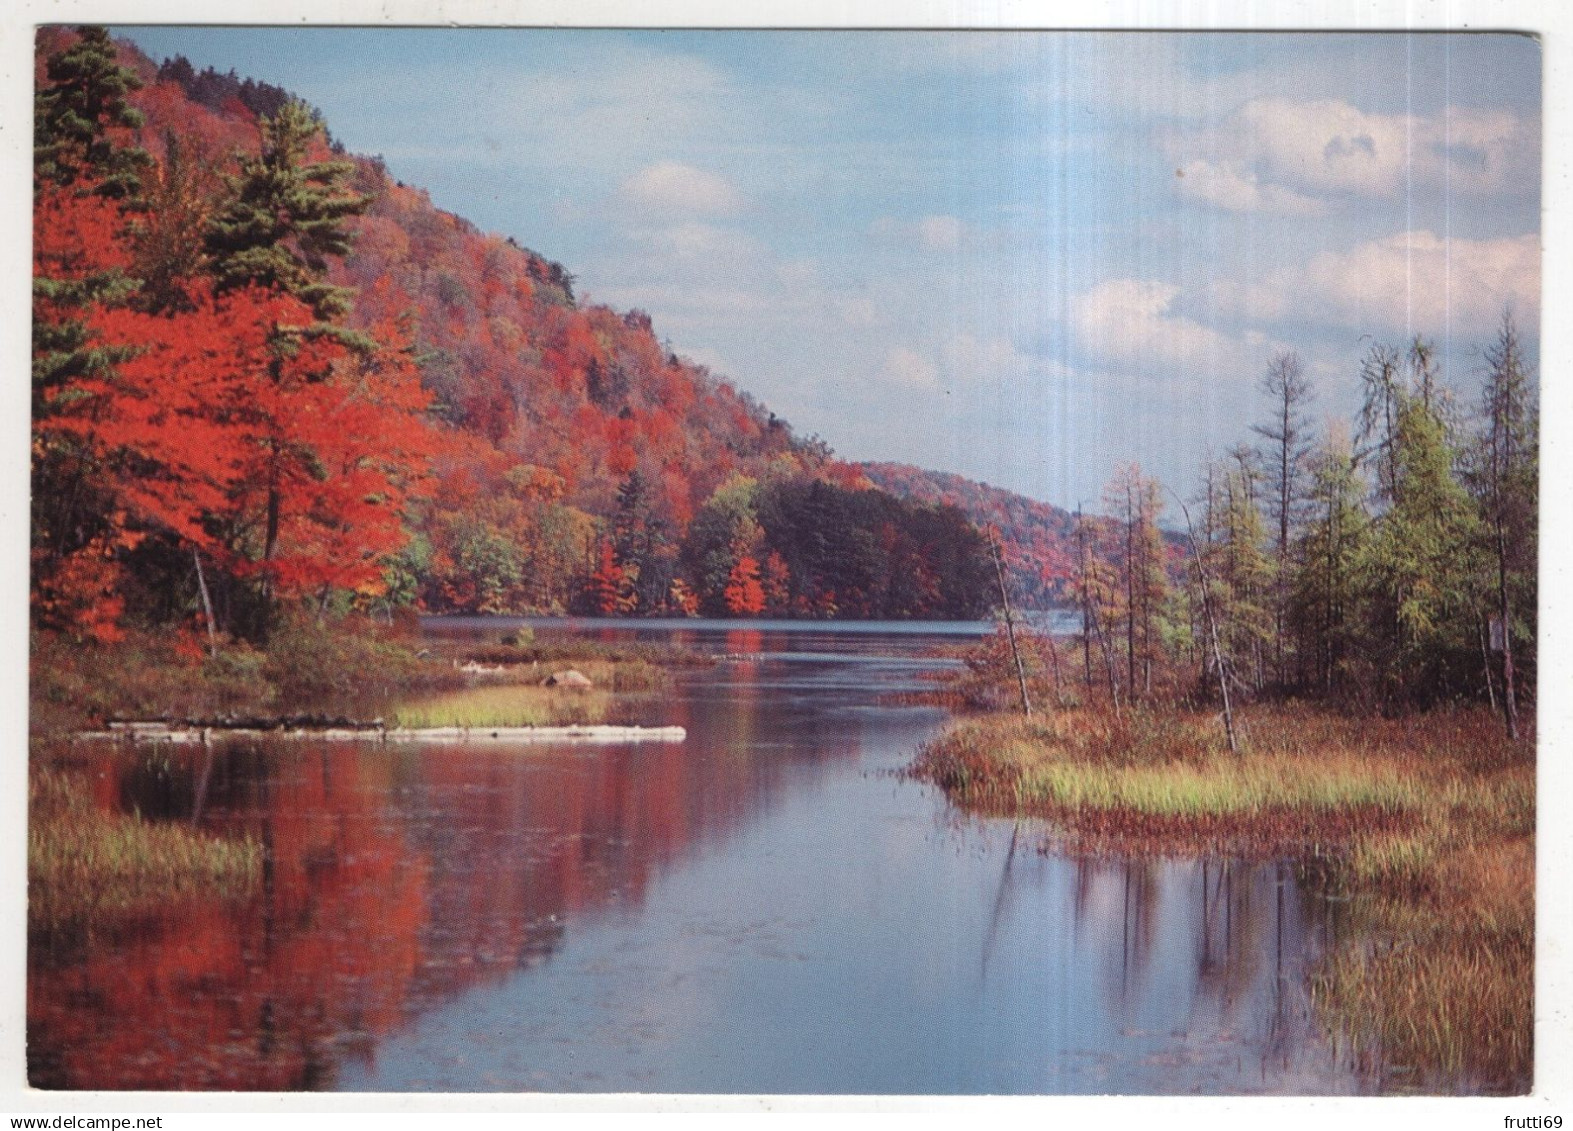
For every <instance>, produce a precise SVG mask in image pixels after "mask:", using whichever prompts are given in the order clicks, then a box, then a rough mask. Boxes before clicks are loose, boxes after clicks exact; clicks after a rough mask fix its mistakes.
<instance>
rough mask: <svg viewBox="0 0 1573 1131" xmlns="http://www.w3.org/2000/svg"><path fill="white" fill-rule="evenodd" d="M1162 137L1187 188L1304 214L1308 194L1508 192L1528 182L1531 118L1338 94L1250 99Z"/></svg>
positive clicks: (1533, 147) (1535, 145)
mask: <svg viewBox="0 0 1573 1131" xmlns="http://www.w3.org/2000/svg"><path fill="white" fill-rule="evenodd" d="M1163 144H1164V146H1165V149H1166V151H1167V153H1168V154H1169V156H1170V157H1171V158H1172V159H1174V160H1175V161H1176V162H1177V163H1179V165H1180V168H1181V171H1182V172H1183V173H1184V174H1185V176H1183V177H1181V178H1179V185H1180V189H1181V191H1182V192H1183V193H1185V194H1186V195H1188V196H1192V197H1195V198H1197V199H1200V200H1204V201H1206V202H1207V203H1210V204H1213V205H1215V206H1217V207H1221V208H1225V209H1229V210H1233V211H1271V212H1282V213H1287V214H1292V215H1305V214H1309V208H1310V206H1311V205H1312V204H1313V203H1314V200H1315V199H1327V198H1336V197H1365V198H1384V199H1391V198H1395V197H1397V196H1398V195H1400V194H1401V193H1403V192H1406V191H1410V190H1412V189H1416V188H1419V189H1425V190H1432V189H1439V188H1445V189H1446V190H1447V191H1449V192H1450V193H1453V194H1465V195H1472V196H1493V195H1516V194H1518V193H1522V192H1524V191H1526V189H1528V188H1530V187H1532V185H1533V184H1534V178H1535V174H1536V171H1537V170H1538V168H1539V160H1540V152H1539V140H1538V135H1537V134H1536V132H1535V130H1534V128H1533V127H1532V123H1528V122H1525V121H1524V120H1522V119H1521V118H1519V117H1518V116H1517V115H1514V114H1511V113H1508V112H1505V111H1500V110H1475V109H1467V108H1460V107H1453V108H1451V109H1449V110H1447V111H1445V112H1442V113H1439V114H1434V115H1414V114H1372V113H1367V112H1365V111H1363V110H1360V109H1358V108H1356V107H1355V106H1352V105H1350V104H1349V103H1348V102H1344V101H1341V100H1338V99H1316V100H1310V101H1304V100H1295V99H1290V98H1280V97H1271V98H1253V99H1251V100H1250V101H1248V102H1245V103H1244V104H1243V105H1241V106H1239V107H1238V108H1236V109H1235V110H1234V111H1233V112H1232V113H1230V114H1229V115H1227V116H1226V117H1224V118H1222V119H1221V120H1220V119H1216V118H1215V119H1212V121H1211V124H1209V125H1205V126H1202V127H1200V128H1188V129H1174V130H1171V131H1170V132H1168V133H1167V134H1166V135H1165V137H1164V139H1163Z"/></svg>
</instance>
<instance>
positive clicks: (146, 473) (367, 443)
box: [33, 29, 993, 635]
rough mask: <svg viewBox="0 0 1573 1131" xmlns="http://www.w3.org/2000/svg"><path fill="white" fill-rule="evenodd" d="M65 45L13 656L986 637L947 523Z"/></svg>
mask: <svg viewBox="0 0 1573 1131" xmlns="http://www.w3.org/2000/svg"><path fill="white" fill-rule="evenodd" d="M82 36H83V33H81V32H79V31H76V30H67V29H44V30H43V31H41V33H40V35H39V39H38V44H37V57H36V58H37V75H36V79H37V85H38V90H39V92H40V95H39V106H40V109H39V112H38V119H39V138H38V150H37V152H38V163H37V173H36V176H35V182H36V185H37V204H36V207H35V228H36V244H37V247H36V249H35V279H36V280H37V283H36V284H35V292H36V296H37V297H36V300H35V323H36V324H37V325H38V326H39V327H40V330H39V332H38V333H37V334H35V367H34V371H35V372H34V378H35V379H34V391H35V399H34V415H35V448H36V452H35V455H36V457H37V458H35V474H34V499H35V513H34V539H33V563H34V608H35V615H36V617H37V619H38V620H39V623H40V624H42V625H55V626H57V627H62V628H69V629H71V630H72V631H85V632H88V633H90V634H97V635H113V634H114V633H115V632H116V631H117V627H116V626H117V625H119V624H120V623H122V622H123V621H128V620H129V621H132V622H138V623H160V622H167V621H169V620H171V619H174V620H180V619H182V618H185V619H189V620H192V621H193V623H196V622H205V624H206V628H207V630H208V632H209V633H210V634H213V633H216V632H218V633H221V632H235V633H241V634H243V635H256V634H259V633H264V632H265V631H266V625H267V622H268V620H269V618H270V617H272V616H273V615H275V613H276V612H277V609H278V607H279V606H280V604H281V603H287V602H292V601H301V600H308V601H311V602H313V603H314V604H315V605H316V606H317V607H318V608H321V609H326V608H330V607H337V608H344V607H361V608H365V609H389V608H392V607H395V606H399V605H406V606H410V605H413V606H416V607H419V608H423V609H426V610H430V611H436V612H447V611H462V612H489V613H503V612H508V613H524V612H563V611H578V612H585V613H598V614H643V615H649V614H674V613H696V612H701V611H702V612H705V613H710V614H716V615H738V616H754V615H780V616H816V617H824V616H852V617H968V616H976V615H979V614H981V613H984V612H986V611H987V609H988V608H989V606H990V604H991V602H992V593H993V589H992V587H991V585H990V582H991V581H992V566H991V565H990V564H989V562H988V557H987V549H986V542H985V540H984V538H983V537H982V534H981V533H980V532H979V531H978V530H977V529H976V528H975V527H974V526H973V525H972V523H971V522H969V521H968V520H967V519H966V518H965V517H963V515H962V514H961V513H960V512H959V511H958V510H956V509H955V508H954V507H953V506H951V505H950V504H949V503H948V502H946V501H943V500H935V499H921V498H912V499H903V498H898V497H896V496H895V495H893V494H891V493H888V492H886V491H883V490H880V489H879V488H878V487H877V486H876V485H875V484H873V483H872V482H870V480H869V479H868V477H866V476H865V474H864V472H863V471H862V470H861V469H860V468H858V467H856V466H855V465H851V464H848V463H844V462H842V461H840V460H838V459H836V458H835V457H834V456H833V455H832V454H831V452H830V451H829V450H828V449H827V448H826V447H825V446H824V445H823V444H822V443H820V442H818V441H817V440H814V439H804V438H801V437H798V436H796V435H795V434H794V433H793V431H792V429H791V428H790V426H789V425H788V424H787V423H786V422H784V421H782V420H780V419H778V418H777V417H776V416H775V415H774V414H773V413H771V412H769V411H768V410H767V409H766V408H765V407H764V406H762V405H760V404H758V403H757V402H756V401H754V400H753V399H752V398H751V397H749V396H748V395H747V394H746V393H743V392H740V391H739V390H737V389H736V388H734V387H733V386H732V385H731V384H729V383H728V382H726V381H723V380H720V379H718V378H717V377H715V376H714V375H712V374H710V373H709V372H707V371H706V369H705V368H704V367H703V366H700V365H697V364H695V363H693V362H690V361H687V360H685V359H683V358H681V357H679V356H677V355H676V354H675V353H674V352H673V351H672V349H671V348H669V347H667V346H666V345H665V344H663V342H662V341H661V340H660V339H659V338H658V337H657V332H656V329H655V328H654V327H653V326H652V325H651V321H650V319H649V317H648V316H647V315H646V314H644V313H643V312H641V311H638V310H634V311H627V312H619V311H615V310H612V309H609V308H607V307H604V306H598V305H588V304H584V303H581V302H580V301H578V300H577V299H576V297H575V295H574V288H573V278H572V276H571V275H570V274H569V272H568V271H567V270H566V269H565V268H564V267H563V266H561V265H559V264H557V263H553V262H550V261H548V260H547V259H545V258H543V257H542V256H540V255H538V254H536V253H534V252H531V251H528V250H526V249H524V248H523V247H521V246H519V245H518V244H517V243H516V242H515V241H514V240H513V239H511V238H505V237H502V236H498V235H491V234H487V233H483V232H481V231H479V230H478V229H476V228H475V227H474V226H473V225H472V224H470V223H468V222H467V221H465V220H464V219H462V218H460V217H457V216H454V215H452V214H450V213H446V212H443V211H441V210H439V209H437V208H435V207H433V205H432V203H431V201H430V199H429V197H428V196H427V194H426V193H425V192H423V191H422V190H420V189H418V188H415V187H412V186H408V185H405V184H402V183H400V182H398V181H396V180H395V179H393V178H392V177H391V176H390V175H389V174H388V172H387V170H386V168H385V167H384V165H383V163H382V162H381V161H380V160H377V159H375V158H366V157H356V156H352V155H348V154H346V153H344V152H343V149H342V147H341V146H339V145H338V144H337V143H336V142H334V141H333V140H332V137H331V134H330V133H329V132H328V128H327V124H326V123H323V122H322V121H321V120H320V119H319V117H318V116H317V115H316V114H315V112H314V111H312V110H311V109H310V108H309V107H307V106H305V105H304V104H302V103H300V102H298V101H296V100H294V99H292V98H291V97H290V96H289V94H288V93H287V92H285V91H283V90H281V89H279V88H277V87H273V86H270V85H268V84H266V83H262V82H257V81H255V80H252V79H241V78H239V77H237V76H235V75H233V74H230V75H219V74H216V73H214V72H213V71H211V70H207V71H202V72H198V71H196V70H195V68H193V67H192V66H191V64H190V63H189V62H187V61H186V60H184V59H178V58H177V59H174V60H166V61H165V62H164V63H163V64H162V65H155V64H154V63H153V61H151V60H149V59H147V58H146V57H144V56H142V55H141V54H140V53H139V52H137V51H136V50H135V49H134V48H133V47H131V46H130V45H127V44H123V43H122V44H113V43H111V42H110V41H109V40H108V38H107V37H106V36H104V35H103V34H102V33H101V32H98V31H96V30H89V31H88V32H87V33H86V37H85V38H83V37H82ZM521 223H527V218H522V219H521ZM198 373H201V374H204V375H205V376H204V378H203V379H202V380H196V379H195V375H196V374H198Z"/></svg>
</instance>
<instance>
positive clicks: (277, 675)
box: [29, 620, 711, 739]
mask: <svg viewBox="0 0 1573 1131" xmlns="http://www.w3.org/2000/svg"><path fill="white" fill-rule="evenodd" d="M199 644H200V642H196V641H193V640H192V639H191V638H189V637H186V638H181V637H179V636H177V635H175V634H168V633H166V634H158V633H129V634H128V635H127V636H126V638H125V639H124V640H123V641H120V642H117V643H115V644H112V645H81V644H78V643H75V642H72V641H68V640H65V639H63V638H60V637H56V636H51V635H49V634H44V633H36V634H35V635H34V636H33V639H32V648H31V653H32V655H31V673H30V683H29V691H30V695H29V700H30V702H29V707H30V711H29V726H30V731H31V733H32V736H33V737H34V738H35V739H53V738H62V737H65V736H66V735H69V734H70V733H72V732H74V731H78V730H84V729H93V728H96V727H100V726H102V725H103V723H104V722H105V721H107V720H109V719H159V718H167V719H213V718H224V717H244V718H260V719H266V718H269V717H275V716H280V715H290V716H300V715H323V716H335V717H347V718H351V719H359V720H365V721H370V720H373V719H379V718H380V719H386V720H392V721H397V722H399V723H400V724H401V725H406V726H417V725H451V724H455V723H460V724H468V725H475V726H486V725H492V726H497V725H555V724H560V723H584V722H603V721H607V720H608V719H609V718H611V717H613V716H614V715H615V714H616V713H617V710H618V709H619V708H618V706H617V704H618V698H617V697H618V696H621V695H623V694H625V693H637V692H648V691H653V690H657V689H659V688H660V687H662V686H664V685H665V684H666V683H667V682H668V681H669V679H670V670H671V669H673V668H682V667H693V666H696V665H700V664H704V663H709V662H711V661H709V660H708V658H706V657H702V656H700V655H698V654H696V653H691V652H688V651H685V650H682V649H665V648H662V647H661V646H659V645H652V644H634V645H610V644H605V643H601V642H596V641H579V640H565V641H562V642H550V643H536V642H534V641H532V640H530V639H529V638H528V636H526V637H525V638H524V639H513V640H510V642H508V643H502V642H498V641H473V640H469V641H466V640H459V639H446V640H445V639H441V638H438V639H428V638H423V637H421V636H420V635H419V634H418V632H416V631H412V630H410V629H408V628H404V629H399V628H392V627H388V626H380V625H372V624H370V623H367V622H365V621H359V620H341V621H337V622H330V623H327V624H323V625H318V624H316V623H315V622H313V621H310V620H305V621H302V622H298V623H293V624H287V625H285V626H283V627H282V628H281V629H280V630H279V631H278V632H276V633H275V634H274V635H273V636H272V637H271V638H270V639H269V640H268V642H267V643H266V645H255V644H250V643H246V642H244V641H224V642H223V643H222V644H221V646H220V647H219V649H218V651H217V654H216V655H214V654H209V653H208V652H207V651H206V650H205V649H204V648H202V647H200V646H198V645H199ZM569 668H575V669H577V670H579V671H580V672H582V673H583V674H584V675H586V676H587V677H588V678H589V679H590V680H591V681H592V682H593V684H594V690H593V691H591V692H581V691H576V690H574V689H557V688H545V687H543V686H541V685H542V684H543V683H544V682H545V680H546V679H547V678H548V677H549V676H551V675H553V674H555V673H558V672H562V671H565V670H567V669H569ZM503 686H508V687H510V688H511V690H509V691H506V692H505V691H502V690H500V688H501V687H503ZM432 712H436V713H437V714H438V715H442V714H448V715H451V717H447V718H445V719H443V720H442V721H440V722H439V721H430V722H425V723H423V722H419V721H417V720H420V719H428V720H435V719H436V717H437V716H436V715H433V714H432Z"/></svg>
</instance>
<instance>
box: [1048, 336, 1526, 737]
mask: <svg viewBox="0 0 1573 1131" xmlns="http://www.w3.org/2000/svg"><path fill="white" fill-rule="evenodd" d="M1479 356H1480V358H1481V371H1482V374H1483V376H1482V378H1481V383H1480V386H1479V388H1478V390H1477V393H1476V395H1475V399H1474V400H1473V402H1472V403H1471V402H1464V401H1460V400H1459V399H1457V398H1456V397H1455V396H1454V394H1453V393H1452V392H1451V391H1450V390H1449V389H1448V388H1446V387H1444V386H1443V384H1442V383H1441V375H1440V373H1439V370H1438V366H1437V363H1436V359H1435V355H1434V351H1433V347H1432V346H1431V345H1430V343H1428V342H1427V341H1425V340H1424V339H1416V340H1415V341H1414V342H1413V343H1412V344H1411V345H1410V346H1409V347H1408V348H1407V349H1400V348H1397V347H1394V346H1390V345H1377V346H1373V347H1372V348H1371V350H1370V351H1369V353H1368V354H1367V355H1366V357H1365V358H1364V360H1363V363H1362V367H1361V371H1360V373H1359V379H1360V387H1361V389H1362V392H1363V396H1362V402H1361V407H1360V411H1359V414H1358V418H1357V419H1356V420H1354V421H1353V422H1351V425H1350V426H1344V425H1342V424H1341V423H1339V422H1336V421H1335V422H1334V423H1333V424H1331V425H1330V426H1329V427H1328V428H1327V430H1326V432H1325V434H1323V435H1321V436H1317V435H1316V434H1315V433H1314V430H1313V428H1312V425H1311V418H1310V415H1309V405H1310V404H1311V402H1312V399H1313V396H1314V390H1313V389H1312V386H1311V384H1310V382H1309V380H1308V379H1307V378H1306V377H1305V375H1304V368H1303V366H1302V364H1301V362H1300V359H1299V358H1298V357H1296V356H1295V355H1293V354H1285V355H1281V356H1278V357H1275V358H1274V359H1273V360H1272V362H1271V363H1270V365H1269V366H1268V368H1267V370H1266V372H1265V374H1264V375H1263V379H1262V382H1261V389H1262V392H1263V394H1264V396H1265V397H1266V399H1267V401H1268V403H1269V406H1270V407H1269V411H1268V413H1267V414H1266V419H1265V421H1264V423H1262V424H1260V425H1258V426H1256V427H1255V428H1254V429H1253V431H1254V433H1255V434H1256V436H1257V437H1258V443H1257V444H1255V445H1254V446H1253V445H1247V444H1241V445H1239V446H1237V447H1236V448H1234V449H1233V450H1232V451H1231V452H1230V453H1229V455H1228V457H1227V459H1225V460H1221V461H1213V462H1210V463H1209V464H1208V465H1207V468H1206V471H1205V475H1204V479H1203V482H1202V483H1201V485H1200V488H1199V490H1198V492H1197V493H1196V495H1195V496H1194V497H1193V498H1192V501H1191V502H1190V503H1189V504H1187V503H1184V502H1182V501H1180V499H1179V497H1178V496H1177V495H1174V494H1172V493H1170V495H1169V497H1170V498H1171V499H1173V500H1174V501H1175V502H1176V503H1178V504H1179V507H1180V512H1181V513H1180V515H1179V516H1177V517H1178V518H1179V519H1180V521H1181V522H1183V524H1184V528H1185V530H1186V533H1187V537H1188V540H1189V542H1190V549H1189V552H1187V553H1186V554H1185V555H1184V557H1183V560H1181V559H1177V558H1176V557H1175V556H1174V553H1173V550H1172V549H1167V550H1166V548H1165V543H1164V539H1163V538H1162V536H1161V535H1160V533H1159V531H1158V521H1159V519H1160V517H1161V516H1162V514H1163V513H1164V510H1165V492H1164V489H1163V488H1161V487H1160V485H1159V484H1158V483H1156V482H1155V481H1153V480H1150V479H1147V478H1145V477H1144V476H1143V475H1142V474H1141V472H1140V470H1139V469H1138V468H1135V467H1131V468H1128V469H1126V470H1125V471H1123V472H1122V473H1121V474H1119V475H1118V476H1116V478H1115V479H1114V480H1113V481H1112V482H1111V483H1110V485H1109V488H1108V491H1107V493H1106V495H1105V499H1104V504H1105V508H1104V509H1105V511H1106V513H1107V515H1108V516H1111V517H1103V518H1091V517H1083V518H1080V519H1079V520H1078V531H1077V539H1078V544H1079V546H1080V547H1081V551H1082V552H1081V554H1080V558H1079V561H1078V564H1077V568H1076V572H1075V580H1074V592H1075V596H1076V600H1077V603H1078V605H1079V607H1080V609H1081V612H1082V617H1083V623H1084V625H1085V631H1084V633H1083V641H1082V645H1083V647H1082V667H1083V671H1082V678H1083V681H1084V683H1085V684H1086V685H1087V687H1088V688H1089V689H1090V688H1091V687H1093V686H1094V685H1096V686H1098V687H1099V688H1100V689H1101V690H1102V693H1103V694H1105V695H1106V696H1108V697H1109V698H1111V699H1112V700H1113V702H1114V703H1115V705H1116V706H1118V705H1119V704H1120V703H1121V701H1122V700H1128V699H1130V698H1133V697H1135V698H1141V697H1146V696H1151V695H1153V694H1154V673H1155V672H1156V673H1158V676H1159V678H1160V679H1161V678H1163V677H1165V676H1167V677H1169V678H1171V679H1176V680H1179V681H1181V683H1182V684H1183V682H1184V681H1186V680H1191V681H1193V682H1194V684H1195V686H1196V687H1197V688H1199V689H1200V690H1201V692H1202V693H1203V694H1205V695H1207V696H1211V697H1214V698H1219V699H1221V698H1224V697H1225V696H1233V697H1234V700H1235V701H1236V702H1238V701H1240V700H1241V699H1249V698H1251V697H1255V696H1260V695H1264V694H1274V695H1282V694H1300V695H1313V696H1319V697H1324V698H1327V699H1331V700H1336V701H1339V702H1344V703H1355V704H1361V705H1365V706H1369V707H1379V708H1383V709H1388V708H1401V707H1409V706H1428V705H1432V704H1436V703H1440V702H1447V701H1458V700H1475V699H1478V700H1480V701H1483V702H1489V703H1490V704H1491V705H1492V707H1493V708H1494V709H1499V710H1500V711H1501V712H1502V714H1503V717H1504V719H1505V721H1506V724H1507V726H1508V729H1509V732H1510V733H1511V734H1512V735H1514V736H1515V737H1516V736H1517V735H1518V733H1519V730H1520V722H1519V709H1520V706H1521V704H1522V703H1523V702H1524V701H1525V700H1526V699H1527V698H1532V697H1533V690H1534V685H1535V670H1536V664H1535V661H1536V638H1537V633H1536V627H1537V625H1536V608H1537V606H1536V594H1537V578H1536V566H1537V561H1536V558H1537V514H1538V465H1539V457H1538V450H1539V439H1538V409H1537V398H1536V392H1535V385H1534V379H1533V375H1532V372H1531V369H1530V365H1529V363H1528V360H1527V359H1526V356H1525V349H1524V345H1523V342H1522V341H1521V338H1520V334H1519V331H1518V328H1517V326H1516V324H1515V321H1514V318H1513V316H1512V314H1511V312H1506V313H1504V314H1503V316H1502V319H1501V323H1500V326H1499V328H1498V332H1497V335H1496V337H1495V339H1494V341H1492V342H1491V343H1490V344H1488V345H1486V346H1484V347H1483V348H1482V349H1481V350H1480V353H1479ZM1177 567H1179V568H1177ZM1176 578H1179V579H1181V580H1180V582H1179V583H1178V584H1175V579H1176ZM1187 672H1189V673H1190V674H1189V675H1187V674H1186V673H1187ZM1182 690H1183V687H1182Z"/></svg>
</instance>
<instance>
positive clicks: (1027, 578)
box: [858, 463, 1076, 609]
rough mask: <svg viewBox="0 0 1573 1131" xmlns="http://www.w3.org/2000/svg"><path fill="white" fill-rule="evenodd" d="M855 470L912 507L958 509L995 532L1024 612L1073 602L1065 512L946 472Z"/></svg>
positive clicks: (1071, 538)
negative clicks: (931, 505) (933, 505)
mask: <svg viewBox="0 0 1573 1131" xmlns="http://www.w3.org/2000/svg"><path fill="white" fill-rule="evenodd" d="M858 466H859V467H860V468H861V469H862V470H863V472H864V474H866V475H867V476H868V478H869V480H870V482H872V483H873V484H874V485H875V486H876V487H881V488H883V489H884V490H886V491H889V492H891V493H892V494H894V495H897V496H899V497H901V498H903V499H911V500H913V501H915V502H922V503H936V504H940V503H943V504H948V505H950V506H954V507H959V508H961V510H962V512H963V513H965V514H966V515H967V517H968V518H970V519H972V521H973V522H976V523H979V524H982V525H985V526H988V527H990V528H992V529H993V530H995V531H997V532H998V535H999V542H1000V551H1001V557H1002V559H1003V564H1004V567H1005V572H1006V577H1007V580H1008V582H1009V584H1010V587H1011V599H1012V600H1014V601H1017V602H1019V603H1020V604H1021V605H1022V606H1024V607H1026V608H1029V609H1050V608H1055V607H1065V606H1068V605H1070V604H1072V603H1073V601H1074V595H1073V594H1072V592H1071V578H1072V576H1073V575H1074V573H1075V544H1076V535H1075V519H1074V517H1073V516H1072V515H1071V514H1070V513H1069V512H1067V511H1064V510H1061V509H1060V508H1059V507H1056V506H1052V505H1050V504H1049V503H1042V502H1039V501H1038V500H1036V499H1029V498H1027V497H1026V496H1025V495H1018V494H1016V493H1015V492H1014V491H1006V490H1003V489H1001V488H999V487H991V486H989V485H988V484H987V483H979V482H977V481H976V480H973V479H967V478H965V477H963V476H960V475H955V474H953V473H950V472H944V471H928V470H925V469H923V468H920V467H913V466H911V465H910V464H904V463H864V464H859V465H858Z"/></svg>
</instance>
